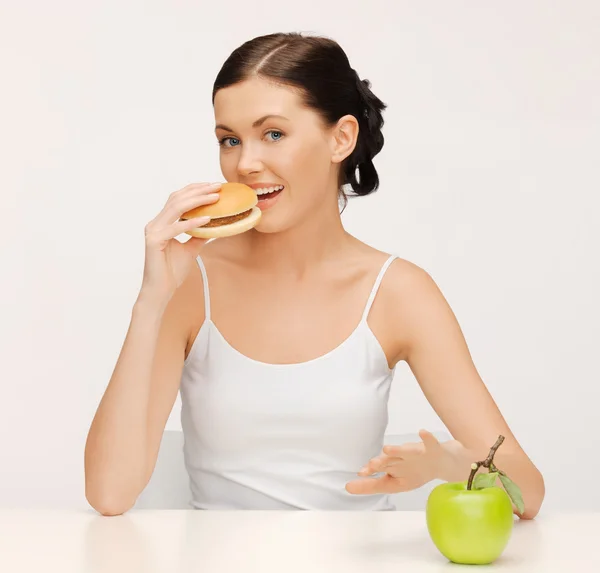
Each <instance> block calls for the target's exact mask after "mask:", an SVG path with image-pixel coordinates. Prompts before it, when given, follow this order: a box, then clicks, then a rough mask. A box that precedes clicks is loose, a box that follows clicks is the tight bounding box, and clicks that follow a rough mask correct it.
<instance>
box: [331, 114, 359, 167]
mask: <svg viewBox="0 0 600 573" xmlns="http://www.w3.org/2000/svg"><path fill="white" fill-rule="evenodd" d="M357 140H358V121H357V119H356V118H355V117H354V116H353V115H345V116H343V117H341V118H340V119H339V120H338V122H337V124H336V125H335V126H334V128H333V130H332V131H331V161H332V162H333V163H341V162H342V161H344V159H346V157H348V156H349V155H350V154H351V153H352V152H353V151H354V148H355V147H356V141H357Z"/></svg>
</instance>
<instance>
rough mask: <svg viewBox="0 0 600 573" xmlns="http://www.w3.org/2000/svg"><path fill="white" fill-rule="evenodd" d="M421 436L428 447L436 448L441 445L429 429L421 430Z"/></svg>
mask: <svg viewBox="0 0 600 573" xmlns="http://www.w3.org/2000/svg"><path fill="white" fill-rule="evenodd" d="M419 437H420V438H421V439H422V440H423V444H424V445H425V448H426V449H435V448H437V447H439V446H440V442H439V441H438V439H437V438H436V437H435V436H434V435H433V434H432V433H431V432H428V431H427V430H419Z"/></svg>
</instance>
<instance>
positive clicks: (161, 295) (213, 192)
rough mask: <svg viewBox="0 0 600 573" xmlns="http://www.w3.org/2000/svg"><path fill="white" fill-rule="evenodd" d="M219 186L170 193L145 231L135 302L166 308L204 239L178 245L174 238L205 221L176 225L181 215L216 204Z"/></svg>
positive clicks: (196, 186)
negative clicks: (145, 301) (140, 281)
mask: <svg viewBox="0 0 600 573" xmlns="http://www.w3.org/2000/svg"><path fill="white" fill-rule="evenodd" d="M221 185H222V184H221V183H213V184H210V183H193V184H191V185H187V186H186V187H184V188H183V189H180V190H179V191H175V192H174V193H171V195H170V196H169V199H168V200H167V202H166V203H165V206H164V207H163V209H162V211H161V212H160V213H159V214H158V215H157V216H156V217H155V218H154V219H152V221H150V222H149V223H148V224H147V225H146V227H145V229H144V232H145V236H146V248H145V260H144V278H143V281H142V287H141V290H140V294H139V296H138V300H140V299H143V300H151V301H152V302H153V303H155V304H160V305H163V306H164V305H166V304H167V303H168V302H169V300H170V299H171V297H172V296H173V294H174V293H175V291H176V290H177V288H178V287H179V286H180V285H181V284H182V283H183V281H184V280H185V278H186V277H187V275H188V274H189V272H190V270H191V268H192V265H193V264H194V262H195V259H196V257H197V256H198V252H199V251H200V249H201V248H202V246H203V245H204V243H206V241H207V240H208V239H199V238H197V237H190V239H189V240H188V241H187V242H185V243H180V242H179V241H178V240H177V239H176V238H175V237H177V236H178V235H180V234H181V233H185V232H186V231H189V230H191V229H193V228H195V227H199V226H201V225H205V224H206V223H208V221H209V220H210V218H209V217H197V218H195V219H189V220H187V221H180V220H179V218H180V217H181V215H183V213H186V212H187V211H189V210H190V209H194V208H195V207H199V206H201V205H208V204H210V203H215V202H216V201H218V200H219V194H218V190H219V189H220V187H221Z"/></svg>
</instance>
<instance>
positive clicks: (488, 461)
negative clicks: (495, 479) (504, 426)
mask: <svg viewBox="0 0 600 573" xmlns="http://www.w3.org/2000/svg"><path fill="white" fill-rule="evenodd" d="M503 441H504V436H498V439H497V440H496V443H495V444H494V445H493V446H492V447H491V449H490V453H489V454H488V457H487V458H485V460H483V461H481V462H475V464H474V465H475V466H476V467H475V468H472V469H471V475H470V476H469V481H468V482H467V489H468V490H470V489H471V487H472V485H473V480H474V479H475V474H476V473H477V472H478V471H479V468H481V467H484V468H488V469H489V470H491V471H499V470H497V469H496V466H495V465H494V455H495V454H496V450H497V449H498V448H499V447H500V446H501V444H502V442H503ZM499 473H501V472H499Z"/></svg>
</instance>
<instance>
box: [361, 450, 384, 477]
mask: <svg viewBox="0 0 600 573" xmlns="http://www.w3.org/2000/svg"><path fill="white" fill-rule="evenodd" d="M388 457H389V456H386V455H384V454H380V455H378V456H376V457H374V458H371V459H370V460H369V461H368V462H367V463H366V464H365V465H364V466H363V467H362V468H360V470H359V471H358V472H357V473H358V475H371V474H372V473H375V472H376V471H377V470H376V469H375V468H377V467H379V466H380V465H381V464H382V463H385V462H386V461H387V459H388Z"/></svg>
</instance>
